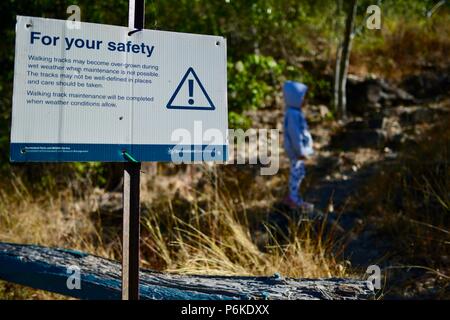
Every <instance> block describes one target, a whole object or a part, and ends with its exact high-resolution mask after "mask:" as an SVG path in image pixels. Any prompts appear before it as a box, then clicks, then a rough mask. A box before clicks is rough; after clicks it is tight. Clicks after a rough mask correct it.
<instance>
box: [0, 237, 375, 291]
mask: <svg viewBox="0 0 450 320" xmlns="http://www.w3.org/2000/svg"><path fill="white" fill-rule="evenodd" d="M73 266H75V267H76V268H79V270H80V280H81V281H80V283H81V286H80V289H69V287H70V286H68V285H67V279H68V278H69V276H71V274H72V273H71V272H70V271H69V272H68V270H71V269H70V268H71V267H72V268H73ZM72 270H73V269H72ZM0 279H2V280H5V281H9V282H14V283H18V284H21V285H25V286H28V287H32V288H36V289H41V290H46V291H50V292H55V293H59V294H63V295H66V296H70V297H74V298H79V299H120V298H121V265H120V263H118V262H116V261H112V260H108V259H105V258H101V257H97V256H93V255H90V254H87V253H83V252H79V251H74V250H67V249H54V248H47V247H42V246H36V245H21V244H12V243H0ZM140 297H141V299H156V300H247V299H270V300H272V299H282V300H306V299H313V300H320V299H326V300H333V299H345V300H356V299H371V298H373V297H374V293H373V292H372V291H371V290H370V289H369V288H368V286H367V284H366V282H365V281H362V280H354V279H336V278H331V279H291V278H283V277H281V276H280V275H278V274H275V275H274V276H272V277H247V276H245V277H244V276H242V277H241V276H239V277H234V276H198V275H195V276H194V275H180V274H171V273H161V272H156V271H152V270H145V269H141V271H140Z"/></svg>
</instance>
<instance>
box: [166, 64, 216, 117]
mask: <svg viewBox="0 0 450 320" xmlns="http://www.w3.org/2000/svg"><path fill="white" fill-rule="evenodd" d="M167 108H168V109H185V110H214V109H216V107H215V106H214V104H213V102H212V101H211V98H210V97H209V95H208V93H207V92H206V90H205V88H204V87H203V84H202V83H201V81H200V79H199V78H198V76H197V74H196V73H195V71H194V69H193V68H192V67H190V68H189V69H188V70H187V71H186V73H185V74H184V76H183V78H182V79H181V81H180V84H179V85H178V86H177V88H176V89H175V92H174V93H173V95H172V97H171V98H170V100H169V102H168V103H167Z"/></svg>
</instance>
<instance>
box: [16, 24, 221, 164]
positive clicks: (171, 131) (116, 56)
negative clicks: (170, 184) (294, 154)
mask: <svg viewBox="0 0 450 320" xmlns="http://www.w3.org/2000/svg"><path fill="white" fill-rule="evenodd" d="M130 31H133V30H132V29H130V28H127V27H119V26H110V25H102V24H94V23H81V25H80V28H72V29H70V28H67V24H66V21H63V20H54V19H43V18H35V17H24V16H18V17H17V25H16V50H15V66H14V96H13V114H12V132H11V161H17V162H28V161H114V162H122V161H128V160H129V159H130V157H131V158H132V159H135V160H136V161H175V160H174V159H178V160H180V159H181V160H183V161H187V162H188V161H189V160H191V161H192V160H195V161H198V160H200V161H211V160H217V161H224V160H226V157H227V151H228V150H227V130H228V120H227V75H226V40H225V39H224V38H223V37H218V36H208V35H196V34H186V33H177V32H166V31H155V30H141V31H137V32H132V33H131V34H129V33H130Z"/></svg>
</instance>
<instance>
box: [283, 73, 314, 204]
mask: <svg viewBox="0 0 450 320" xmlns="http://www.w3.org/2000/svg"><path fill="white" fill-rule="evenodd" d="M307 90H308V87H307V86H306V85H304V84H303V83H299V82H294V81H286V82H285V83H284V86H283V93H284V101H285V103H286V114H285V117H284V148H285V149H286V153H287V155H288V157H289V160H290V162H291V171H290V176H289V195H288V196H286V198H285V199H284V201H283V202H284V203H285V204H286V205H288V206H289V207H290V208H291V209H296V208H301V209H303V210H307V211H312V210H313V208H314V206H313V205H312V204H310V203H307V202H305V201H303V199H302V197H301V196H300V195H299V189H300V184H301V182H302V180H303V178H304V177H305V163H304V161H303V160H304V159H306V158H308V157H309V156H311V155H312V154H313V153H314V150H313V141H312V137H311V134H310V133H309V131H308V125H307V123H306V119H305V116H304V114H303V112H302V109H301V106H302V104H303V100H304V98H305V95H306V92H307Z"/></svg>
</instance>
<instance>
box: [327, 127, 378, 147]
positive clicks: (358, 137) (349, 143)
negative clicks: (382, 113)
mask: <svg viewBox="0 0 450 320" xmlns="http://www.w3.org/2000/svg"><path fill="white" fill-rule="evenodd" d="M386 142H387V134H386V132H385V131H384V130H383V129H371V128H367V129H358V130H355V129H354V130H348V129H347V128H345V129H344V130H342V131H341V132H340V133H338V134H336V135H334V136H333V137H332V139H331V145H332V146H333V147H335V148H341V149H343V150H349V149H355V148H376V149H379V148H383V147H384V146H385V144H386Z"/></svg>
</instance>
